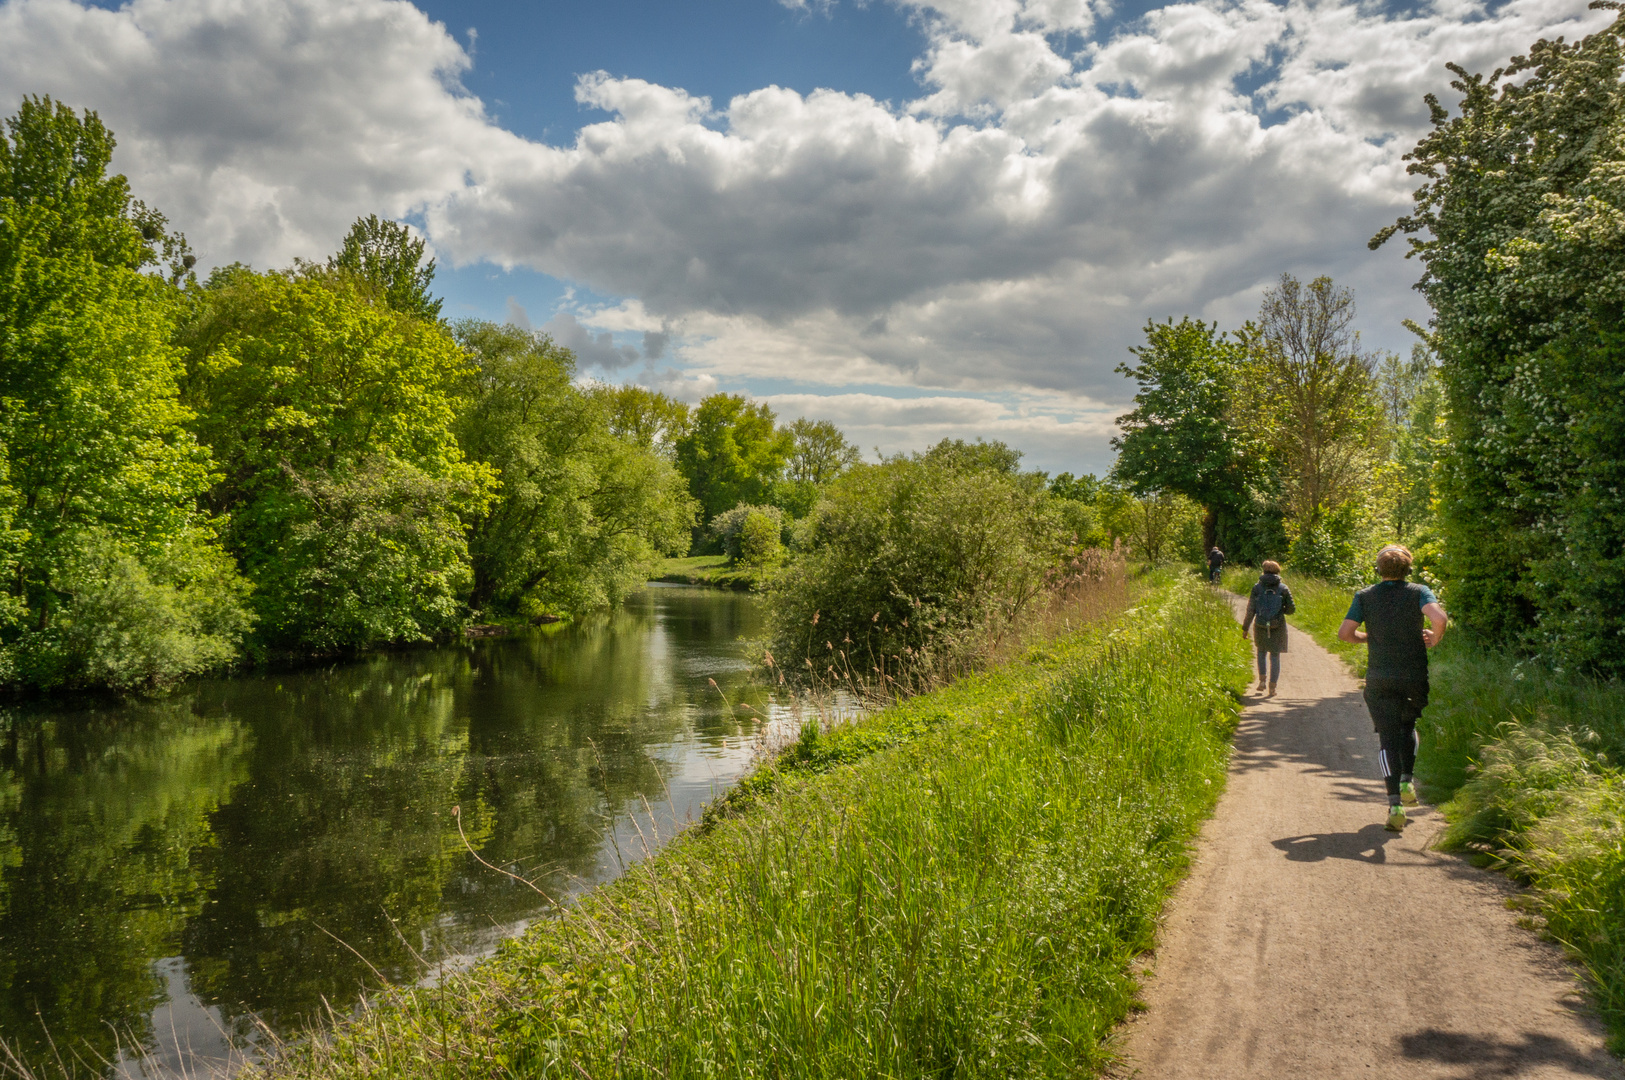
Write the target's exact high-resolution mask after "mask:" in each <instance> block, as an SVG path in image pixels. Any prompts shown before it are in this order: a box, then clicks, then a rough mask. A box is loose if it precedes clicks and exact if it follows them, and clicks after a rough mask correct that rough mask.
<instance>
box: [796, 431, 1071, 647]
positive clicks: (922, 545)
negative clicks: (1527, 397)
mask: <svg viewBox="0 0 1625 1080" xmlns="http://www.w3.org/2000/svg"><path fill="white" fill-rule="evenodd" d="M989 456H990V455H989ZM1050 502H1051V500H1049V499H1048V498H1047V497H1046V496H1045V495H1044V493H1043V491H1042V489H1041V488H1039V487H1037V486H1036V485H1032V484H1029V483H1027V482H1026V480H1025V479H1024V478H1023V477H1021V476H1020V475H1019V474H1017V473H1015V472H1014V471H1013V470H1005V469H1001V468H997V467H987V466H986V465H985V464H983V463H982V462H981V461H980V460H979V459H978V457H977V456H976V455H974V454H971V453H956V454H952V455H937V456H932V455H930V454H927V455H920V456H917V457H914V458H908V459H905V458H894V459H892V460H889V461H886V462H884V463H882V464H880V465H860V466H856V467H854V468H853V469H852V470H851V471H850V472H848V473H847V474H846V475H844V476H843V477H841V478H840V479H839V480H837V481H835V483H834V484H832V485H831V486H830V488H829V490H828V492H827V494H826V496H825V498H824V499H823V500H822V501H821V502H820V503H819V505H818V507H817V509H815V510H814V512H813V515H812V517H811V519H810V521H811V525H810V526H809V527H808V530H807V535H805V536H804V537H803V538H802V540H801V543H802V545H803V547H804V550H802V551H801V552H799V553H798V554H797V556H796V558H795V559H794V560H792V561H791V563H790V564H789V565H788V566H787V567H786V568H785V569H784V570H783V571H782V572H781V573H780V574H779V575H778V577H777V578H776V579H775V581H774V582H773V583H772V584H771V586H770V587H769V589H768V603H769V621H770V627H771V641H772V650H773V653H774V655H775V656H776V657H777V658H778V661H779V662H780V663H781V664H783V665H786V667H787V668H790V669H793V670H796V671H801V672H804V673H810V674H824V673H826V672H827V671H828V669H830V668H832V667H833V668H836V669H842V668H843V666H844V667H848V668H849V667H856V668H857V669H858V670H860V671H861V672H863V673H870V672H871V671H881V670H886V671H890V670H894V669H896V668H910V669H919V668H921V667H922V666H923V667H930V666H932V665H940V664H951V663H954V662H956V658H961V657H963V656H965V655H967V654H968V653H969V652H970V651H973V650H974V649H976V648H977V647H979V646H980V645H981V644H983V643H984V642H985V641H986V640H987V639H988V637H989V636H990V635H991V636H996V635H997V634H998V633H999V631H1000V629H1001V628H1002V627H1004V626H1006V625H1008V624H1009V622H1010V620H1012V619H1013V618H1015V617H1016V616H1017V615H1019V614H1020V613H1021V612H1022V610H1023V609H1024V608H1025V607H1026V606H1027V605H1028V604H1029V603H1031V602H1032V600H1033V599H1034V597H1036V596H1037V595H1038V594H1039V593H1040V592H1041V591H1042V590H1043V588H1044V585H1045V577H1046V574H1047V573H1048V572H1049V571H1050V570H1052V569H1053V568H1055V567H1057V566H1058V565H1059V564H1060V563H1061V562H1062V561H1063V559H1064V557H1065V555H1066V554H1067V551H1068V547H1067V544H1066V542H1065V537H1066V535H1067V534H1066V531H1065V527H1064V525H1063V524H1062V522H1061V521H1060V519H1059V517H1058V515H1056V514H1055V513H1054V511H1053V509H1052V508H1051V506H1050Z"/></svg>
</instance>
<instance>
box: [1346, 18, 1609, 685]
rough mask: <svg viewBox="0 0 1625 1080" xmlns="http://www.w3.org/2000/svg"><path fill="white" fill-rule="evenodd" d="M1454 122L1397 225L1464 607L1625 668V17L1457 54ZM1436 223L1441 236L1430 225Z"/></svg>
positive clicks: (1497, 626) (1554, 646)
mask: <svg viewBox="0 0 1625 1080" xmlns="http://www.w3.org/2000/svg"><path fill="white" fill-rule="evenodd" d="M1450 69H1451V71H1453V72H1454V73H1455V74H1456V80H1455V81H1454V82H1453V83H1452V84H1451V85H1452V86H1453V87H1454V88H1455V90H1456V91H1457V92H1458V93H1459V94H1461V107H1460V112H1459V114H1457V115H1454V116H1452V115H1451V114H1450V113H1449V111H1448V110H1446V109H1445V108H1444V107H1443V106H1442V105H1440V104H1439V102H1438V100H1437V99H1436V98H1434V97H1432V96H1431V95H1430V96H1429V97H1428V99H1427V100H1428V104H1429V107H1430V108H1431V109H1432V114H1433V130H1432V132H1430V133H1429V134H1428V135H1427V136H1426V137H1425V138H1423V139H1422V140H1421V141H1420V142H1419V143H1418V144H1417V146H1416V148H1415V149H1414V150H1413V151H1412V152H1411V153H1410V154H1409V155H1408V157H1409V158H1410V160H1411V165H1410V171H1411V173H1413V174H1415V175H1417V176H1419V177H1421V178H1422V181H1423V182H1422V186H1421V187H1420V188H1419V189H1418V190H1417V192H1416V203H1415V207H1414V209H1413V211H1412V212H1411V213H1410V214H1408V215H1406V216H1405V217H1403V218H1401V219H1400V220H1399V221H1398V222H1396V223H1395V224H1394V225H1392V226H1390V227H1388V228H1386V229H1384V230H1383V231H1382V232H1381V233H1379V234H1378V235H1377V236H1376V237H1375V238H1373V240H1372V242H1371V243H1372V246H1373V247H1375V246H1377V245H1379V244H1381V243H1383V242H1384V241H1385V240H1387V239H1388V238H1389V237H1390V236H1392V235H1393V234H1394V233H1395V232H1397V231H1403V232H1406V233H1408V234H1412V235H1411V237H1410V245H1411V249H1412V253H1413V254H1415V255H1417V256H1418V257H1419V258H1420V260H1421V262H1422V265H1423V267H1424V273H1423V276H1422V279H1421V281H1420V282H1419V283H1418V288H1419V289H1421V291H1422V292H1423V294H1424V295H1426V296H1427V298H1428V302H1429V304H1431V306H1432V308H1433V322H1432V328H1431V329H1432V333H1431V335H1430V339H1431V341H1432V343H1433V344H1434V346H1435V348H1436V350H1437V352H1438V355H1439V361H1440V379H1441V381H1442V382H1443V384H1444V388H1445V395H1446V398H1447V402H1448V418H1449V419H1448V425H1449V433H1450V439H1449V449H1448V454H1447V457H1446V460H1445V461H1444V462H1443V466H1442V468H1441V469H1440V481H1441V490H1440V502H1441V504H1442V506H1443V518H1442V528H1443V532H1444V548H1445V556H1444V561H1443V570H1444V573H1445V576H1446V579H1447V584H1448V587H1449V590H1450V592H1449V596H1450V602H1451V611H1452V613H1453V614H1456V615H1459V616H1461V617H1463V619H1464V621H1465V622H1466V623H1467V624H1468V625H1470V626H1472V627H1473V628H1474V629H1476V630H1477V631H1479V632H1480V633H1482V634H1484V635H1485V636H1487V637H1489V638H1491V639H1493V640H1496V641H1499V642H1502V643H1507V644H1517V645H1522V646H1524V647H1527V648H1531V649H1536V650H1540V651H1542V652H1546V653H1548V654H1549V655H1551V656H1553V657H1554V658H1556V659H1558V660H1559V661H1561V662H1563V663H1565V664H1569V665H1574V666H1579V667H1585V668H1590V669H1591V670H1594V671H1598V672H1602V673H1606V674H1611V675H1618V674H1620V673H1625V601H1622V600H1621V597H1625V559H1622V558H1621V557H1620V552H1621V550H1622V549H1625V309H1622V307H1621V303H1620V289H1619V282H1620V281H1621V279H1622V277H1625V239H1622V238H1625V94H1622V93H1621V91H1620V82H1621V78H1622V76H1625V16H1621V17H1620V18H1618V19H1616V20H1615V21H1614V23H1613V24H1612V25H1610V26H1609V27H1608V28H1607V29H1605V30H1602V31H1600V32H1598V33H1595V34H1591V35H1588V36H1587V37H1585V38H1582V39H1581V40H1579V41H1575V42H1567V43H1566V42H1564V41H1562V40H1561V39H1559V40H1557V41H1539V42H1536V43H1535V45H1534V46H1533V47H1532V48H1531V49H1530V51H1529V53H1528V55H1527V56H1520V57H1515V58H1514V59H1513V60H1512V61H1511V63H1509V64H1508V65H1507V66H1506V67H1504V68H1500V69H1497V70H1496V71H1494V72H1493V73H1491V74H1490V75H1489V76H1487V77H1486V76H1483V75H1472V74H1469V73H1468V72H1467V71H1466V70H1465V69H1464V68H1461V67H1459V66H1457V65H1451V66H1450ZM1417 234H1423V235H1417Z"/></svg>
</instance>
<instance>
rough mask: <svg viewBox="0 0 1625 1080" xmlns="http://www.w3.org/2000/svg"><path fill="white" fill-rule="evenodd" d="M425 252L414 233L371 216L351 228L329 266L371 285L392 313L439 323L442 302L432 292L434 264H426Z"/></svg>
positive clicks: (432, 261) (359, 219)
mask: <svg viewBox="0 0 1625 1080" xmlns="http://www.w3.org/2000/svg"><path fill="white" fill-rule="evenodd" d="M423 252H424V242H423V240H422V238H421V237H416V236H413V235H412V230H411V229H409V228H407V227H406V226H405V225H403V224H401V223H400V222H398V221H389V220H387V219H384V218H380V217H379V216H378V215H377V214H368V215H367V216H366V217H364V218H357V219H356V221H355V224H353V225H351V226H350V231H349V232H348V233H346V234H345V237H344V245H343V246H342V247H340V248H339V250H338V253H337V254H336V255H334V256H333V257H332V258H331V259H329V260H328V261H327V265H328V267H329V268H330V269H333V270H338V271H343V272H346V273H349V274H353V275H355V276H356V277H358V278H360V279H361V280H362V281H365V282H367V283H368V285H370V286H371V287H372V288H374V289H376V290H377V292H378V295H379V296H380V297H381V298H382V299H383V302H384V304H385V305H386V306H387V307H389V308H390V309H391V310H392V311H399V312H401V313H402V314H406V315H416V316H417V317H418V318H420V319H438V318H440V304H441V301H440V300H439V299H438V298H437V297H435V296H433V295H432V294H430V292H429V286H430V284H431V283H433V281H434V270H435V265H434V260H433V259H430V260H429V261H428V262H424V261H423Z"/></svg>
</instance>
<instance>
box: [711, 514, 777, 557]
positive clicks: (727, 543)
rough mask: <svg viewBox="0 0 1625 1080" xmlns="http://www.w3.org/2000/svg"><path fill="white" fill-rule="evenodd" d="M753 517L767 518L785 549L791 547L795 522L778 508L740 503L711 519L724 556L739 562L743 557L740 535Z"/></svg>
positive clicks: (712, 527) (712, 530)
mask: <svg viewBox="0 0 1625 1080" xmlns="http://www.w3.org/2000/svg"><path fill="white" fill-rule="evenodd" d="M752 515H755V516H757V517H762V518H766V519H767V520H768V521H770V522H772V523H773V527H774V529H775V530H776V531H777V533H778V542H779V543H780V544H782V545H783V546H785V547H789V546H790V545H791V536H790V535H789V534H791V533H792V532H793V531H794V529H795V522H794V521H793V520H791V518H790V515H789V514H786V513H785V512H784V511H783V510H781V509H779V508H778V507H777V506H759V505H756V504H753V503H740V504H739V505H738V506H736V507H734V508H733V509H732V510H724V511H723V512H722V513H720V514H718V515H717V516H716V517H714V518H712V519H711V525H710V531H711V535H712V536H713V537H715V538H716V541H717V543H718V544H719V545H720V546H721V548H722V552H723V554H725V555H727V556H728V558H729V559H731V560H733V561H735V562H737V561H738V560H739V559H740V558H741V557H742V553H741V551H740V534H741V533H742V532H743V531H744V528H745V521H746V519H748V518H749V517H751V516H752Z"/></svg>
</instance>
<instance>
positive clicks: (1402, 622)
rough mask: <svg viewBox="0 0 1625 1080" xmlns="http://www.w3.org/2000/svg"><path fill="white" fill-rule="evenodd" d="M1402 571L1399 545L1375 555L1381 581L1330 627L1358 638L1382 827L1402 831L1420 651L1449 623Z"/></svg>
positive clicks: (1423, 693)
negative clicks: (1381, 791)
mask: <svg viewBox="0 0 1625 1080" xmlns="http://www.w3.org/2000/svg"><path fill="white" fill-rule="evenodd" d="M1410 572H1411V553H1410V549H1408V548H1406V547H1404V546H1403V545H1400V544H1390V545H1389V546H1387V547H1385V548H1383V549H1382V550H1381V551H1380V552H1378V553H1377V574H1378V576H1379V577H1381V578H1382V580H1381V581H1379V582H1377V584H1375V585H1371V586H1369V587H1367V588H1364V589H1361V590H1360V591H1359V592H1357V593H1355V594H1354V602H1353V603H1351V604H1350V605H1349V613H1348V615H1347V616H1346V617H1345V618H1344V619H1343V625H1342V626H1340V627H1338V629H1337V636H1338V637H1339V638H1340V639H1341V640H1343V641H1363V642H1365V643H1366V651H1367V663H1366V671H1365V706H1366V708H1367V709H1368V710H1370V712H1371V726H1372V727H1373V728H1375V729H1376V732H1377V742H1378V744H1379V745H1380V746H1381V748H1382V749H1381V751H1380V753H1379V754H1378V758H1379V760H1380V761H1381V762H1382V779H1383V783H1385V784H1386V785H1387V786H1388V829H1389V831H1390V832H1400V831H1401V830H1403V829H1404V828H1405V824H1406V818H1405V807H1407V806H1415V805H1416V804H1417V801H1418V800H1417V798H1416V779H1415V777H1414V776H1413V775H1412V774H1413V773H1414V772H1415V771H1416V749H1417V746H1418V740H1417V737H1416V721H1417V720H1418V719H1419V718H1420V717H1421V715H1422V710H1423V709H1424V708H1426V707H1427V703H1428V650H1429V649H1431V648H1433V647H1434V646H1435V645H1437V644H1438V643H1439V641H1440V639H1442V638H1443V637H1444V630H1445V626H1446V625H1447V624H1448V622H1449V619H1448V617H1447V616H1446V615H1445V612H1444V608H1443V607H1441V606H1440V605H1439V601H1438V599H1437V598H1436V597H1435V596H1434V595H1433V590H1432V589H1429V588H1428V587H1427V586H1426V585H1422V584H1420V583H1418V582H1414V581H1406V580H1405V578H1406V577H1407V576H1409V574H1410ZM1361 623H1364V624H1365V629H1364V630H1361V629H1360V624H1361ZM1424 623H1426V625H1423V624H1424Z"/></svg>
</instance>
